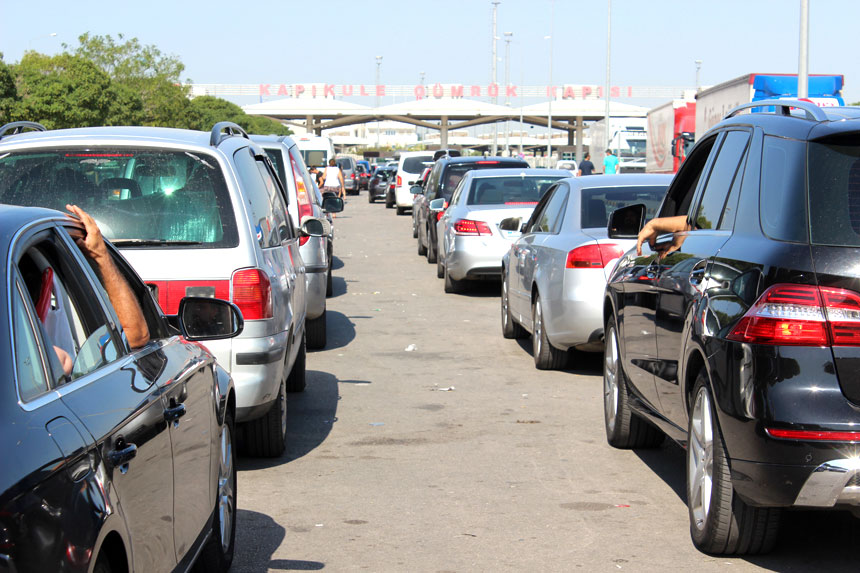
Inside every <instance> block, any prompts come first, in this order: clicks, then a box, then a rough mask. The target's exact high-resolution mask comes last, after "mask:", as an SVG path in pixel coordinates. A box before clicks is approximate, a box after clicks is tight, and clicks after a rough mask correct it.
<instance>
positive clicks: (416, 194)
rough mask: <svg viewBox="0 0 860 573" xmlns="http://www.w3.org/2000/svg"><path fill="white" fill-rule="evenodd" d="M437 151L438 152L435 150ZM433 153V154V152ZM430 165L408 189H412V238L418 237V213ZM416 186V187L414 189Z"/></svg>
mask: <svg viewBox="0 0 860 573" xmlns="http://www.w3.org/2000/svg"><path fill="white" fill-rule="evenodd" d="M437 153H438V152H437ZM434 155H435V154H434ZM432 170H433V168H432V167H425V168H424V173H422V174H421V177H419V178H418V180H417V181H416V182H415V185H413V186H412V188H411V189H410V191H412V238H413V239H416V238H418V213H419V212H420V211H421V203H423V202H424V188H425V186H426V185H427V178H428V177H429V176H430V172H431V171H432ZM416 187H417V189H416Z"/></svg>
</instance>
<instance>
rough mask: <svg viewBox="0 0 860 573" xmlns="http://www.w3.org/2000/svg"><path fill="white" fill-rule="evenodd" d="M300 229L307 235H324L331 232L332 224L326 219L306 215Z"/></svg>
mask: <svg viewBox="0 0 860 573" xmlns="http://www.w3.org/2000/svg"><path fill="white" fill-rule="evenodd" d="M300 230H301V233H302V235H304V236H306V237H323V236H325V235H328V234H329V233H330V232H331V225H330V224H329V222H328V221H326V220H324V219H317V218H316V217H305V218H304V220H303V221H302V226H301V229H300Z"/></svg>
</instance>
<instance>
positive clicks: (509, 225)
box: [499, 217, 522, 231]
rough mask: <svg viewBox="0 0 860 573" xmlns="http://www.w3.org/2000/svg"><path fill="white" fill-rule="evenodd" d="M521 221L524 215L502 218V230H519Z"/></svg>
mask: <svg viewBox="0 0 860 573" xmlns="http://www.w3.org/2000/svg"><path fill="white" fill-rule="evenodd" d="M521 221H522V217H508V218H507V219H502V221H501V222H500V223H499V229H500V230H502V231H519V230H520V227H521V225H520V222H521Z"/></svg>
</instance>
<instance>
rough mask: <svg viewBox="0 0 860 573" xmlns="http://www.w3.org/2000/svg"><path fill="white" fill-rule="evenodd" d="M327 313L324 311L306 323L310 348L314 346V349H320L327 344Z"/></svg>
mask: <svg viewBox="0 0 860 573" xmlns="http://www.w3.org/2000/svg"><path fill="white" fill-rule="evenodd" d="M325 313H326V311H323V313H322V314H321V315H319V316H318V317H316V318H313V319H310V320H308V321H307V322H306V323H305V328H306V329H307V330H306V331H307V337H308V348H312V349H314V350H319V349H321V348H325V344H326V325H325Z"/></svg>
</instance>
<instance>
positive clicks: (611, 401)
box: [603, 316, 664, 449]
mask: <svg viewBox="0 0 860 573" xmlns="http://www.w3.org/2000/svg"><path fill="white" fill-rule="evenodd" d="M604 332H605V333H606V337H605V340H606V343H605V345H604V350H603V423H604V426H605V428H606V441H607V442H609V445H610V446H612V447H614V448H619V449H630V448H653V447H656V446H658V445H660V443H661V442H662V441H663V437H664V436H663V434H662V432H660V430H658V429H657V428H655V427H654V426H652V425H651V424H649V423H648V422H646V421H645V420H643V419H642V418H640V417H639V416H637V415H636V414H635V413H634V412H633V409H632V408H631V407H630V404H629V395H628V392H627V375H626V374H624V368H623V367H622V365H621V347H620V345H619V344H618V329H617V328H616V324H615V317H614V316H612V317H610V318H609V320H608V321H607V323H606V328H605V330H604Z"/></svg>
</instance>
